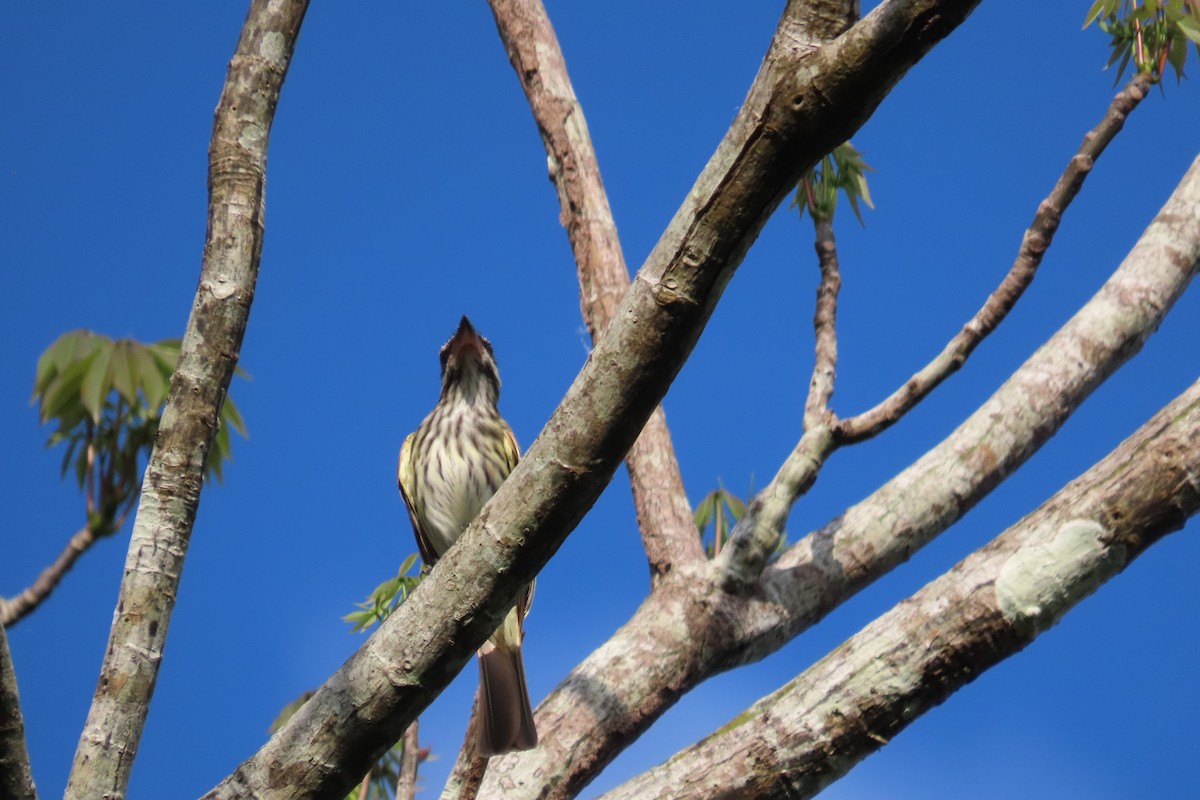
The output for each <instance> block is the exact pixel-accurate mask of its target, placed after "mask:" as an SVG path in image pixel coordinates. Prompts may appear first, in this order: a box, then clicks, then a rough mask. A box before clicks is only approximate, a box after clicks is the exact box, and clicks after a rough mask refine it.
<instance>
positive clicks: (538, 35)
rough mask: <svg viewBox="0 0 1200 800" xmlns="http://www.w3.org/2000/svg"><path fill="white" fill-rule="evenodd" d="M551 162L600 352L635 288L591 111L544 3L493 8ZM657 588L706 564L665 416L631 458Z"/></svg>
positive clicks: (514, 2)
mask: <svg viewBox="0 0 1200 800" xmlns="http://www.w3.org/2000/svg"><path fill="white" fill-rule="evenodd" d="M489 4H490V5H491V8H492V14H493V15H494V16H495V18H496V27H497V28H498V29H499V31H500V39H501V40H502V41H503V42H504V47H505V49H506V50H507V51H508V58H509V60H510V61H511V62H512V65H513V69H514V70H515V71H516V74H517V78H518V80H519V81H520V83H521V88H522V89H524V90H525V97H526V99H527V100H528V101H529V108H530V110H531V111H532V112H533V118H534V121H536V122H537V126H538V131H539V132H540V133H541V136H542V144H543V145H544V146H545V148H546V155H547V156H548V160H549V167H550V179H551V180H552V181H553V182H554V186H555V188H556V189H557V190H558V201H559V205H560V206H561V208H562V212H561V215H560V220H561V221H562V224H563V227H565V228H566V230H567V238H568V240H569V241H570V243H571V250H572V252H573V253H574V254H575V265H576V268H577V271H578V276H579V302H580V307H581V310H582V312H583V319H584V322H585V323H586V324H587V328H588V332H589V333H590V334H591V337H592V341H593V343H594V342H595V341H596V340H597V338H598V337H599V336H600V334H601V333H602V332H603V331H604V329H605V328H607V327H608V324H609V322H610V321H611V320H612V318H613V314H614V313H615V312H616V309H617V304H618V303H619V302H620V300H621V298H622V297H623V296H624V294H625V292H626V290H627V289H628V288H629V270H628V268H627V267H626V266H625V257H624V255H623V254H622V253H621V242H620V239H619V238H618V236H617V226H616V223H615V222H614V220H613V216H612V210H611V209H610V208H609V205H608V195H607V194H606V192H605V191H604V183H603V181H602V180H601V178H600V165H599V163H598V161H597V159H596V152H595V149H594V148H593V147H592V139H591V136H590V135H589V133H588V127H587V122H586V120H585V119H584V116H583V108H582V107H581V106H580V104H579V100H578V98H576V96H575V90H574V88H573V87H572V85H571V78H570V75H569V74H568V73H567V65H566V61H565V60H564V58H563V55H562V49H561V48H560V47H559V44H558V37H557V36H556V35H555V33H554V28H553V26H552V25H551V24H550V19H549V17H548V16H547V14H546V9H545V7H544V6H543V5H542V3H541V2H540V0H489ZM625 463H626V465H627V467H628V468H629V481H630V486H631V488H632V490H633V504H634V508H635V509H636V511H637V519H638V528H639V530H640V531H641V533H642V543H643V546H644V548H645V550H646V556H647V558H648V559H649V561H650V572H651V576H652V579H653V580H655V581H657V579H658V578H659V577H660V576H662V575H663V574H665V573H667V572H669V571H670V570H671V565H672V564H673V563H674V562H675V561H676V560H688V561H699V560H701V559H703V558H704V549H703V547H701V545H700V537H699V536H697V535H696V525H695V523H694V522H693V520H692V510H691V505H690V504H689V503H688V499H687V492H686V491H685V490H684V487H683V476H682V474H681V473H680V471H679V462H678V460H677V459H676V457H675V446H674V444H672V442H671V432H670V431H669V430H668V428H667V420H666V415H665V414H664V413H663V410H662V407H661V406H659V407H658V408H656V409H655V410H654V412H653V413H652V414H651V415H650V418H649V420H647V422H646V426H645V428H643V430H642V433H641V435H640V436H639V437H638V439H637V441H636V442H635V443H634V445H633V447H632V448H631V449H630V450H629V453H628V454H627V455H626V457H625Z"/></svg>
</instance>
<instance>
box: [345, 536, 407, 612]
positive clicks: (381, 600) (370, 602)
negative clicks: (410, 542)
mask: <svg viewBox="0 0 1200 800" xmlns="http://www.w3.org/2000/svg"><path fill="white" fill-rule="evenodd" d="M416 563H417V554H416V553H413V554H411V555H409V557H408V558H406V559H404V563H403V564H401V565H400V569H399V570H398V571H397V572H396V576H395V577H394V578H389V579H388V580H386V581H384V582H383V583H381V584H379V585H378V586H376V587H375V589H374V590H373V591H372V592H371V593H370V594H369V595H367V599H366V600H364V601H363V602H361V603H355V604H354V605H355V607H356V608H357V609H358V610H357V611H351V612H350V613H349V614H347V615H346V616H344V617H342V619H344V620H345V621H346V622H349V623H350V630H351V631H352V632H358V631H362V630H366V629H367V628H370V627H371V626H373V625H378V624H379V623H381V622H383V621H384V620H385V619H387V618H388V617H389V616H390V615H391V613H392V612H393V611H395V610H396V609H397V608H399V607H400V604H401V603H403V602H404V601H405V600H407V599H408V596H409V595H410V594H412V592H413V590H414V589H416V588H417V584H419V583H420V582H421V575H420V573H418V574H416V575H409V574H408V573H409V572H410V571H411V570H412V568H413V567H414V566H416Z"/></svg>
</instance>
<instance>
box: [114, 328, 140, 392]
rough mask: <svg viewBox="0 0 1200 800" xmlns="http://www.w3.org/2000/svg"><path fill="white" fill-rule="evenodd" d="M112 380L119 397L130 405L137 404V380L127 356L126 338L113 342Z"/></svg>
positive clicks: (127, 343) (127, 345) (127, 344)
mask: <svg viewBox="0 0 1200 800" xmlns="http://www.w3.org/2000/svg"><path fill="white" fill-rule="evenodd" d="M112 382H113V388H115V389H116V390H117V393H118V394H120V395H121V397H124V398H125V402H127V403H129V404H130V405H136V404H137V402H138V396H137V381H136V379H135V377H134V373H133V364H132V363H131V360H130V357H129V342H128V340H126V339H122V340H120V341H118V342H115V343H114V344H113V348H112Z"/></svg>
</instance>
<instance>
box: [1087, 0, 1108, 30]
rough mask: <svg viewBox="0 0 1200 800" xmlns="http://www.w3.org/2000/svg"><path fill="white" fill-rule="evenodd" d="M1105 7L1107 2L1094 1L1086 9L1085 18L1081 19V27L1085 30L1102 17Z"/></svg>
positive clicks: (1104, 0)
mask: <svg viewBox="0 0 1200 800" xmlns="http://www.w3.org/2000/svg"><path fill="white" fill-rule="evenodd" d="M1107 5H1108V0H1096V2H1094V3H1092V7H1091V8H1089V9H1088V12H1087V16H1085V17H1084V19H1083V27H1085V28H1086V27H1087V26H1088V25H1091V24H1092V23H1093V22H1095V21H1096V20H1097V19H1098V18H1099V17H1100V16H1101V15H1103V14H1104V13H1105V7H1106V6H1107Z"/></svg>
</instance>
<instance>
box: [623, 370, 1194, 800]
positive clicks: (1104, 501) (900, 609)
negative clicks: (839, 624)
mask: <svg viewBox="0 0 1200 800" xmlns="http://www.w3.org/2000/svg"><path fill="white" fill-rule="evenodd" d="M1197 508H1200V382H1198V383H1196V384H1193V385H1192V386H1191V387H1190V388H1189V389H1188V390H1187V391H1186V392H1184V394H1182V395H1181V396H1180V397H1179V398H1177V399H1176V400H1175V401H1174V402H1172V403H1171V404H1170V405H1168V406H1167V407H1166V408H1165V409H1163V410H1162V411H1160V412H1159V413H1158V414H1157V415H1156V416H1155V417H1154V418H1153V419H1151V420H1150V421H1149V422H1147V423H1146V424H1145V425H1144V426H1143V427H1142V428H1141V429H1139V430H1138V431H1137V432H1136V433H1135V434H1134V435H1133V436H1131V437H1130V438H1129V439H1127V440H1125V442H1123V443H1122V444H1121V445H1120V446H1119V447H1118V448H1117V449H1116V450H1114V451H1113V452H1112V453H1111V454H1109V456H1108V457H1106V458H1105V459H1104V460H1103V461H1101V462H1100V463H1098V464H1096V465H1095V466H1094V467H1092V468H1091V469H1090V470H1088V472H1087V473H1085V474H1084V475H1083V476H1081V477H1080V478H1078V479H1077V480H1075V481H1073V482H1071V483H1070V484H1068V485H1067V486H1066V487H1064V488H1063V489H1062V490H1061V491H1060V492H1058V494H1056V495H1055V496H1054V497H1052V498H1051V499H1050V500H1048V501H1047V502H1046V503H1045V504H1043V505H1042V506H1041V507H1040V508H1039V509H1038V510H1037V511H1035V512H1033V513H1032V514H1030V515H1029V516H1027V517H1025V518H1024V519H1023V520H1021V521H1020V522H1018V523H1017V524H1016V525H1014V526H1013V527H1012V528H1010V529H1009V530H1007V531H1006V532H1004V533H1003V534H1001V535H1000V536H998V537H997V538H996V539H995V540H993V541H992V542H991V543H990V544H988V545H987V546H985V547H984V548H982V549H981V550H979V551H977V552H975V553H973V554H972V555H971V556H968V557H967V558H966V559H965V560H963V561H962V562H960V563H959V564H958V565H956V566H955V567H954V568H953V569H951V570H950V571H949V572H947V573H946V574H945V575H943V576H942V577H940V578H938V579H937V580H935V581H933V582H932V583H930V584H929V585H927V586H926V587H925V588H923V589H922V590H921V591H920V592H918V593H917V594H916V595H914V596H913V597H911V598H909V599H908V600H906V601H904V602H902V603H899V604H898V605H896V607H895V608H893V609H892V610H891V611H889V612H888V613H887V614H885V615H884V616H882V617H880V618H879V619H877V620H876V621H875V622H873V623H871V624H870V625H869V626H867V627H866V628H865V629H864V630H863V631H861V632H860V633H858V634H857V635H855V636H854V637H852V638H851V639H850V640H848V641H847V642H846V643H845V644H843V645H841V646H840V647H838V648H837V649H836V650H834V651H833V652H831V653H830V654H829V655H828V656H826V657H825V658H824V659H822V660H821V661H819V662H818V663H817V664H815V665H814V666H813V667H811V668H810V669H808V670H807V671H805V672H804V673H803V674H801V675H800V676H799V677H797V678H796V679H795V680H793V681H790V682H789V683H788V684H787V685H786V686H784V687H782V688H781V689H779V690H778V691H776V692H775V693H774V694H772V695H770V696H768V697H765V698H763V699H762V700H760V701H758V702H757V703H755V704H754V705H753V706H752V707H751V708H750V709H749V710H748V711H747V712H745V713H743V714H741V715H739V716H738V718H737V719H736V720H735V721H734V722H732V723H730V724H729V725H727V726H725V727H724V728H722V729H721V730H719V731H718V732H716V733H715V734H713V735H712V736H709V737H707V738H706V739H704V740H703V741H702V742H700V743H698V744H697V745H694V746H693V747H691V748H688V749H687V750H685V751H684V752H683V753H681V754H679V755H676V756H675V757H674V758H672V759H671V760H670V761H669V762H667V763H665V764H663V765H661V766H659V767H656V768H655V769H653V770H650V771H649V772H646V773H644V774H642V775H640V776H638V777H637V778H635V779H633V780H632V781H629V782H628V783H626V784H624V785H622V786H621V787H618V788H617V789H615V790H614V791H612V792H610V793H609V794H606V795H604V797H605V798H607V800H624V798H637V799H638V800H644V799H646V798H671V799H672V800H686V798H700V797H705V798H708V797H738V798H788V800H792V798H796V799H797V800H799V799H800V798H806V797H812V796H813V795H815V794H816V793H817V792H819V791H820V790H821V789H823V788H824V787H825V786H827V785H829V784H830V783H832V782H833V781H834V780H836V779H837V778H839V777H841V776H842V775H844V774H845V773H846V772H848V771H849V770H850V769H851V768H852V767H853V766H854V765H855V764H856V763H858V762H859V761H860V760H861V759H862V758H864V757H865V756H867V755H868V754H870V753H872V752H874V751H875V750H877V749H879V747H880V746H881V745H883V744H886V743H887V742H888V741H889V740H891V739H892V738H894V737H895V735H896V734H897V733H899V732H900V731H901V730H903V729H904V728H905V727H907V726H908V725H909V723H911V722H912V721H913V720H914V719H916V718H917V717H919V716H920V715H921V714H922V713H924V712H925V711H927V710H928V709H930V708H932V707H933V706H935V705H937V704H939V703H941V702H942V701H944V700H945V699H946V698H947V697H949V696H950V695H951V694H952V693H953V692H955V691H956V690H958V689H959V688H961V687H962V686H964V685H966V684H967V683H969V682H970V681H972V680H974V679H975V678H976V677H977V676H978V675H979V674H980V673H981V672H983V671H984V670H986V669H988V668H989V667H991V666H994V665H995V664H997V663H999V662H1000V661H1002V660H1004V659H1005V658H1007V657H1009V656H1011V655H1013V654H1014V653H1016V652H1018V651H1019V650H1021V649H1022V648H1024V647H1025V646H1026V645H1027V644H1029V643H1030V642H1031V641H1033V640H1034V639H1035V638H1036V637H1037V636H1038V635H1040V634H1041V633H1042V632H1044V631H1046V630H1048V629H1049V628H1050V627H1051V626H1053V625H1054V624H1055V623H1056V622H1058V620H1059V619H1060V618H1061V617H1062V616H1063V614H1065V613H1066V612H1067V611H1068V610H1070V609H1071V608H1072V607H1074V606H1075V605H1076V604H1077V603H1078V602H1079V601H1080V600H1082V599H1083V598H1085V597H1087V596H1088V595H1089V594H1091V593H1092V592H1093V591H1095V590H1096V589H1097V588H1098V587H1099V586H1100V585H1101V584H1103V583H1105V582H1106V581H1108V580H1109V579H1110V578H1112V577H1113V576H1115V575H1116V574H1118V573H1119V572H1121V571H1122V570H1123V569H1124V568H1125V567H1126V566H1127V565H1128V564H1129V563H1130V562H1131V561H1132V560H1133V559H1134V558H1136V557H1137V556H1138V555H1140V554H1141V553H1142V552H1143V551H1144V550H1145V549H1146V548H1147V547H1149V546H1150V545H1152V544H1154V543H1155V542H1156V541H1158V540H1159V539H1160V538H1162V537H1163V536H1165V535H1166V534H1168V533H1170V532H1172V531H1175V530H1178V529H1179V528H1181V527H1183V524H1184V522H1185V521H1186V520H1187V518H1188V517H1189V516H1191V515H1192V514H1194V513H1195V512H1196V510H1197Z"/></svg>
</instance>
